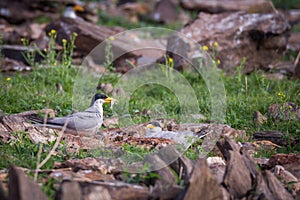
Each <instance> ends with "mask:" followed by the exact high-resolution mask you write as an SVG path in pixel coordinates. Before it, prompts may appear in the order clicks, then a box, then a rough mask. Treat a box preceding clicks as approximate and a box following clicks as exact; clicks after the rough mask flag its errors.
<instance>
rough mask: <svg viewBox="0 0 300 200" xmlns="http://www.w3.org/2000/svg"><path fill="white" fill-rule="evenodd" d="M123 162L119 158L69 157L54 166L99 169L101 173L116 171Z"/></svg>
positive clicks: (74, 169) (76, 169)
mask: <svg viewBox="0 0 300 200" xmlns="http://www.w3.org/2000/svg"><path fill="white" fill-rule="evenodd" d="M123 165H124V163H123V161H122V160H120V159H114V158H105V157H103V158H100V157H99V158H89V157H88V158H84V159H80V160H79V159H70V160H67V161H66V162H64V163H60V164H58V165H57V166H56V168H63V167H71V168H72V169H73V171H75V172H76V171H78V170H93V171H99V172H101V173H102V174H108V173H109V174H110V173H113V172H115V171H118V170H119V169H121V168H122V167H123Z"/></svg>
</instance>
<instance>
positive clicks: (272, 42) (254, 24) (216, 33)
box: [167, 12, 290, 73]
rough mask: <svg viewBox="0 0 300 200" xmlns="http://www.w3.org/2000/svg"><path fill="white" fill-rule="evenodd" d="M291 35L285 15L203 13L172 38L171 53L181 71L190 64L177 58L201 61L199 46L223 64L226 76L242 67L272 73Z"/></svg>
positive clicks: (245, 69) (246, 70) (247, 70)
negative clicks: (274, 64)
mask: <svg viewBox="0 0 300 200" xmlns="http://www.w3.org/2000/svg"><path fill="white" fill-rule="evenodd" d="M289 31H290V25H289V23H288V21H287V20H286V19H285V18H284V16H283V15H282V14H247V13H245V12H235V13H222V14H214V15H211V14H206V13H200V14H199V15H198V17H197V18H196V19H195V20H194V21H192V22H191V23H190V24H188V25H187V26H185V27H184V28H183V29H181V30H180V31H179V34H177V35H174V36H171V37H170V38H169V40H168V45H167V47H168V49H167V51H168V52H169V55H170V56H172V57H173V59H174V62H175V67H176V68H177V69H178V68H179V69H180V67H182V66H183V67H186V64H184V62H182V60H183V59H182V58H176V56H175V57H174V56H173V55H174V54H175V55H176V54H177V55H180V54H181V57H186V56H187V57H189V58H197V57H199V48H200V47H199V46H198V45H195V44H196V43H195V42H197V43H198V44H200V45H202V46H203V47H205V48H203V49H204V50H206V51H208V52H210V53H211V55H212V57H213V58H214V59H215V60H219V61H220V62H219V65H218V66H219V67H220V68H222V69H223V70H224V71H225V72H229V73H230V72H233V71H235V69H236V67H237V66H240V65H241V63H242V64H243V65H242V66H243V72H245V73H250V72H252V71H253V70H255V69H259V68H261V69H268V66H269V65H270V64H271V63H273V62H276V60H278V59H279V58H281V56H282V53H283V52H284V50H285V49H286V45H287V41H288V33H289ZM183 35H184V36H185V37H184V36H183ZM192 40H193V41H194V42H191V41H192ZM191 43H192V44H191ZM195 46H197V47H195ZM195 48H196V49H195ZM197 50H198V51H197ZM170 52H171V53H170Z"/></svg>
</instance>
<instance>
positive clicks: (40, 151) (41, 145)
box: [33, 143, 43, 182]
mask: <svg viewBox="0 0 300 200" xmlns="http://www.w3.org/2000/svg"><path fill="white" fill-rule="evenodd" d="M42 150H43V143H40V147H39V151H38V155H37V161H36V170H35V172H34V178H33V180H34V181H35V182H36V181H37V175H38V171H39V168H38V166H39V163H40V161H41V154H42Z"/></svg>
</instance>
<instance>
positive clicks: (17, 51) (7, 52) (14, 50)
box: [1, 45, 43, 69]
mask: <svg viewBox="0 0 300 200" xmlns="http://www.w3.org/2000/svg"><path fill="white" fill-rule="evenodd" d="M26 52H32V53H33V54H35V58H34V61H35V62H39V61H41V60H43V57H42V56H41V55H40V54H38V50H37V49H35V48H34V47H25V46H22V45H2V48H1V54H2V55H3V56H4V57H7V58H9V59H12V60H16V61H20V62H23V63H25V64H32V63H28V62H27V60H26V58H25V56H24V55H25V54H26ZM6 62H8V60H7V61H6ZM25 64H23V67H22V66H19V67H17V68H16V69H18V68H19V69H22V68H25V69H26V65H25ZM27 68H28V67H27Z"/></svg>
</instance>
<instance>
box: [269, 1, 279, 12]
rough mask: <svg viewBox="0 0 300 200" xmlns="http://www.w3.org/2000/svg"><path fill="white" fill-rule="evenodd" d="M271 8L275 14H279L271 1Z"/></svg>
mask: <svg viewBox="0 0 300 200" xmlns="http://www.w3.org/2000/svg"><path fill="white" fill-rule="evenodd" d="M269 3H270V6H271V8H272V9H273V11H274V12H275V14H278V10H277V9H276V8H275V6H274V4H273V2H272V1H271V0H270V1H269Z"/></svg>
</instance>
